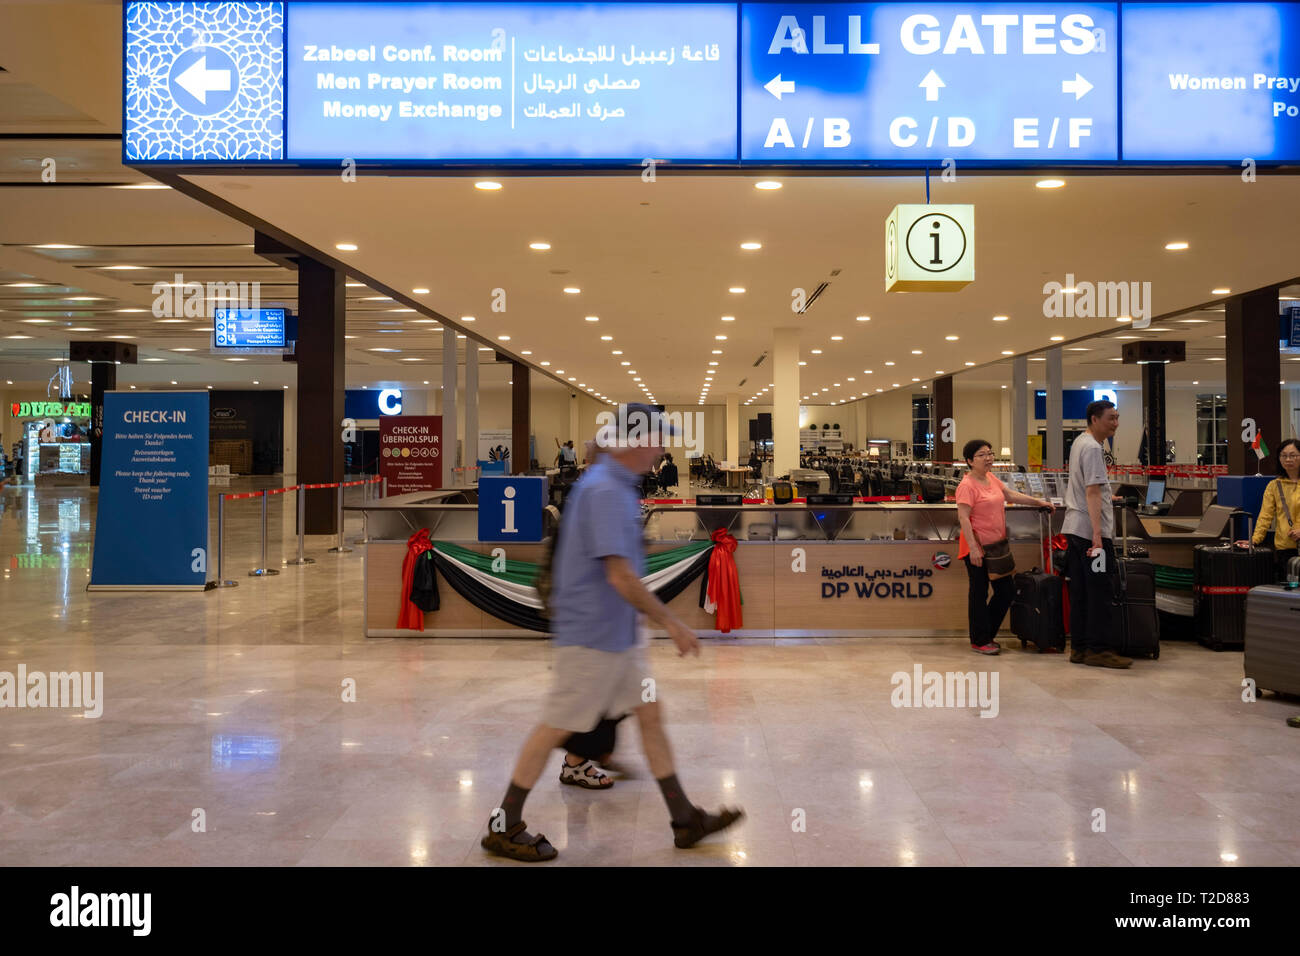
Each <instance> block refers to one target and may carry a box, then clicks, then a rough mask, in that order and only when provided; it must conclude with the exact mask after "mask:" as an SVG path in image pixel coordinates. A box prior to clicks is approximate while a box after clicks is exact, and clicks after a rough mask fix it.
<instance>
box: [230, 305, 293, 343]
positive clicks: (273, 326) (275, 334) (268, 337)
mask: <svg viewBox="0 0 1300 956" xmlns="http://www.w3.org/2000/svg"><path fill="white" fill-rule="evenodd" d="M212 340H213V342H214V343H215V344H216V346H217V348H223V349H276V348H280V349H282V348H284V347H285V344H286V343H285V338H284V309H213V310H212Z"/></svg>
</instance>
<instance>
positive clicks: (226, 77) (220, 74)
mask: <svg viewBox="0 0 1300 956" xmlns="http://www.w3.org/2000/svg"><path fill="white" fill-rule="evenodd" d="M176 84H177V86H179V87H180V88H181V89H183V90H184V91H185V92H186V93H188V94H190V96H192V97H194V98H195V99H196V100H198V101H199V102H200V103H202V104H203V105H204V106H206V105H207V103H208V94H209V93H215V92H218V91H220V90H229V89H230V71H229V70H209V69H208V58H207V57H206V56H201V57H199V58H198V59H197V60H195V61H194V65H193V66H191V67H190V68H189V69H187V70H186V71H185V72H184V73H182V74H181V75H180V76H178V77H176Z"/></svg>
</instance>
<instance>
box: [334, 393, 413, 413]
mask: <svg viewBox="0 0 1300 956" xmlns="http://www.w3.org/2000/svg"><path fill="white" fill-rule="evenodd" d="M343 414H344V415H345V416H346V417H348V418H352V419H371V418H380V417H382V416H384V415H400V414H402V390H401V389H400V388H349V389H348V390H347V391H345V392H344V393H343Z"/></svg>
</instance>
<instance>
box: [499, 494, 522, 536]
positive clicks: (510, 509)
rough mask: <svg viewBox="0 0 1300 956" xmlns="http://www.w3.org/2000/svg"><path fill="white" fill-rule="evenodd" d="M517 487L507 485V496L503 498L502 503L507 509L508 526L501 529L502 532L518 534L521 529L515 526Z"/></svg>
mask: <svg viewBox="0 0 1300 956" xmlns="http://www.w3.org/2000/svg"><path fill="white" fill-rule="evenodd" d="M514 497H515V489H514V486H513V485H507V486H506V490H505V497H504V498H502V499H501V504H502V505H504V506H505V510H506V526H505V527H504V528H502V529H501V533H502V534H518V532H519V529H518V528H516V527H515V502H514Z"/></svg>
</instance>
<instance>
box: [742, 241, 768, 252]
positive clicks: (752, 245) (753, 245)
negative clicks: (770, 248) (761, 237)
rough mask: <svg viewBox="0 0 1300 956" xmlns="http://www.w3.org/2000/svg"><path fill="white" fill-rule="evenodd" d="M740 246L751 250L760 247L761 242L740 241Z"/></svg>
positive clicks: (761, 245)
mask: <svg viewBox="0 0 1300 956" xmlns="http://www.w3.org/2000/svg"><path fill="white" fill-rule="evenodd" d="M740 248H742V249H747V250H750V251H753V250H754V249H762V248H763V244H762V243H761V242H742V243H741V244H740Z"/></svg>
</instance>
